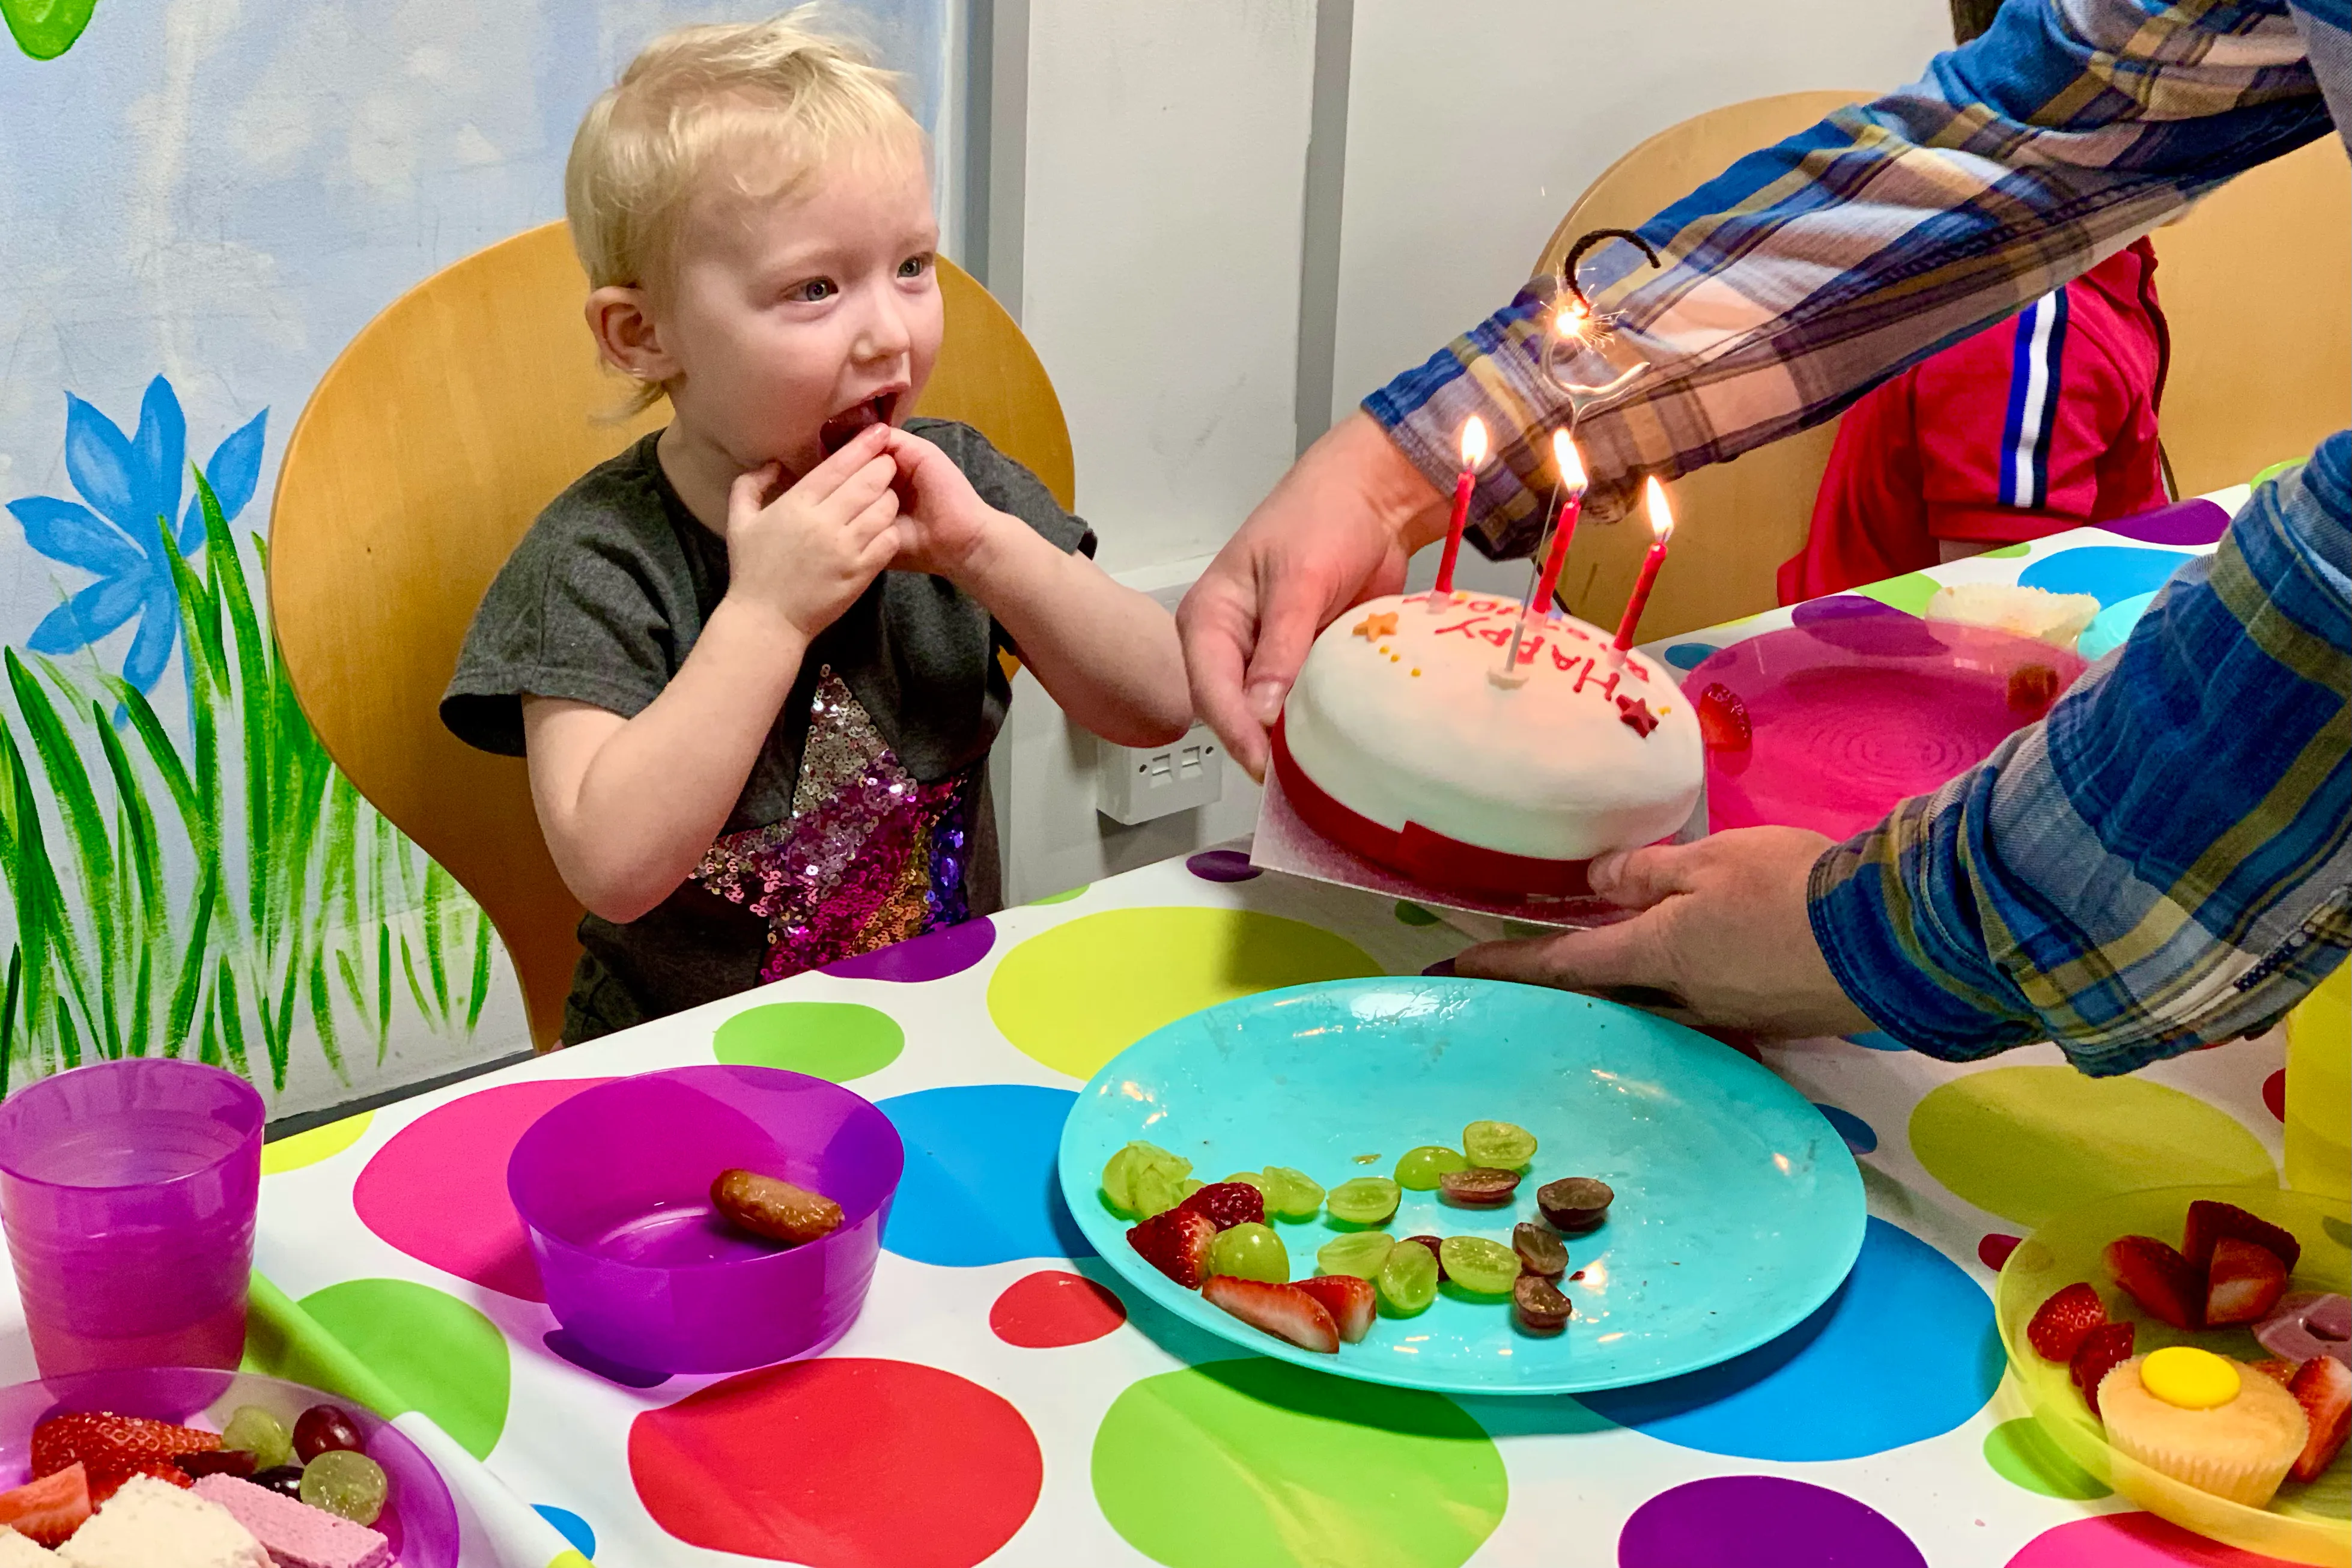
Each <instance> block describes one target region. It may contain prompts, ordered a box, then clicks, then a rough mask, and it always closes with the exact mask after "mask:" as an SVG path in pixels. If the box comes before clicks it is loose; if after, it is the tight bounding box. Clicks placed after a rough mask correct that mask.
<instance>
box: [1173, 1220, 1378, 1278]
mask: <svg viewBox="0 0 2352 1568" xmlns="http://www.w3.org/2000/svg"><path fill="white" fill-rule="evenodd" d="M1214 1245H1215V1244H1214V1243H1211V1246H1214ZM1395 1246H1396V1237H1392V1236H1391V1235H1390V1234H1389V1233H1388V1232H1387V1231H1384V1230H1355V1231H1349V1233H1348V1234H1347V1235H1345V1236H1337V1237H1332V1238H1331V1239H1330V1240H1328V1241H1327V1242H1325V1243H1324V1244H1323V1245H1322V1246H1321V1247H1318V1248H1317V1249H1316V1252H1315V1267H1316V1268H1319V1269H1321V1270H1322V1271H1323V1272H1324V1273H1326V1274H1352V1275H1354V1276H1355V1277H1356V1278H1357V1279H1372V1278H1373V1277H1374V1276H1376V1275H1378V1274H1379V1273H1380V1271H1381V1264H1383V1263H1386V1262H1387V1261H1388V1260H1389V1253H1390V1251H1391V1249H1392V1248H1393V1247H1395Z"/></svg>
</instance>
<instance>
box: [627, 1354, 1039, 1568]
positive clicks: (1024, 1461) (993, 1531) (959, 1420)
mask: <svg viewBox="0 0 2352 1568" xmlns="http://www.w3.org/2000/svg"><path fill="white" fill-rule="evenodd" d="M629 1474H630V1477H631V1479H633V1480H635V1483H636V1488H637V1496H638V1498H639V1499H641V1500H643V1501H644V1503H645V1505H646V1511H647V1512H649V1513H651V1514H652V1515H653V1517H654V1520H655V1521H656V1523H658V1524H659V1525H660V1526H661V1527H662V1528H663V1529H664V1530H666V1531H669V1533H670V1534H672V1535H674V1536H676V1537H677V1539H678V1540H680V1541H683V1542H687V1543H688V1544H689V1545H693V1546H699V1547H703V1548H705V1549H707V1550H709V1551H712V1552H740V1553H741V1554H742V1555H744V1556H746V1557H761V1558H766V1559H768V1560H770V1561H772V1562H778V1563H805V1564H807V1565H808V1568H881V1565H882V1564H886V1563H887V1564H889V1565H890V1568H972V1565H973V1564H974V1563H980V1562H982V1561H983V1560H985V1559H986V1558H987V1557H989V1556H990V1555H991V1554H992V1553H993V1552H995V1551H996V1550H997V1549H998V1548H999V1547H1001V1546H1003V1544H1004V1543H1005V1542H1007V1541H1010V1540H1011V1539H1012V1538H1013V1531H1017V1530H1019V1529H1020V1528H1021V1526H1022V1524H1023V1523H1024V1521H1026V1520H1027V1519H1028V1517H1029V1514H1030V1511H1031V1510H1033V1509H1034V1508H1035V1507H1036V1506H1037V1492H1038V1489H1039V1488H1040V1487H1041V1486H1042V1485H1043V1484H1044V1480H1045V1462H1044V1459H1043V1458H1042V1456H1041V1455H1040V1453H1039V1451H1038V1447H1037V1438H1036V1436H1035V1435H1034V1433H1032V1432H1031V1431H1030V1430H1029V1424H1028V1423H1027V1422H1025V1421H1024V1420H1023V1419H1022V1418H1021V1413H1020V1412H1019V1411H1017V1410H1015V1409H1013V1406H1012V1405H1008V1404H1006V1403H1005V1402H1004V1401H1003V1399H1002V1398H1000V1397H998V1396H997V1395H996V1394H992V1393H990V1392H989V1391H988V1390H987V1389H984V1388H982V1387H981V1386H980V1385H979V1384H974V1383H968V1382H966V1381H965V1380H964V1379H962V1378H961V1377H958V1376H956V1375H955V1374H954V1373H948V1372H941V1371H940V1370H939V1369H938V1368H936V1367H928V1366H918V1365H916V1364H914V1363H911V1362H902V1361H869V1360H864V1359H860V1358H856V1357H849V1356H842V1357H825V1358H820V1359H819V1360H816V1361H804V1362H794V1363H787V1364H785V1365H782V1366H772V1367H765V1368H762V1369H761V1370H760V1371H758V1372H750V1373H742V1374H740V1376H736V1377H730V1378H728V1379H727V1380H725V1381H724V1382H721V1383H716V1384H712V1385H711V1386H709V1388H706V1389H703V1390H701V1391H700V1392H699V1393H697V1394H688V1396H687V1397H686V1398H684V1399H681V1400H679V1401H678V1402H677V1404H675V1405H669V1406H667V1408H664V1409H660V1410H649V1411H647V1412H646V1413H645V1414H644V1415H639V1416H638V1417H637V1418H636V1420H635V1422H634V1423H633V1424H632V1425H631V1426H630V1428H629Z"/></svg>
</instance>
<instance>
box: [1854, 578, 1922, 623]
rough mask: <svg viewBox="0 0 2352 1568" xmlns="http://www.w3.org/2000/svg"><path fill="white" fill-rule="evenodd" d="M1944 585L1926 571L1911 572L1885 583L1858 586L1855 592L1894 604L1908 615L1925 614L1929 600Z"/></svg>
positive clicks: (1868, 597) (1881, 602) (1884, 602)
mask: <svg viewBox="0 0 2352 1568" xmlns="http://www.w3.org/2000/svg"><path fill="white" fill-rule="evenodd" d="M1942 586H1943V584H1941V583H1938V582H1937V581H1936V580H1935V579H1934V578H1933V577H1930V576H1928V575H1927V574H1926V573H1925V572H1911V573H1906V574H1904V575H1903V576H1900V577H1889V578H1888V579H1887V580H1886V581H1885V582H1884V583H1873V584H1870V585H1869V586H1868V587H1866V588H1856V589H1855V590H1854V592H1855V593H1857V594H1860V595H1862V596H1863V597H1864V598H1865V599H1875V600H1877V601H1878V602H1879V603H1880V604H1882V605H1894V606H1895V608H1896V609H1898V610H1901V611H1902V612H1903V613H1904V614H1906V615H1911V616H1924V615H1926V614H1927V601H1928V600H1930V599H1932V598H1934V597H1935V596H1936V590H1937V589H1938V588H1940V587H1942Z"/></svg>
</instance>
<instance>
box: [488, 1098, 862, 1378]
mask: <svg viewBox="0 0 2352 1568" xmlns="http://www.w3.org/2000/svg"><path fill="white" fill-rule="evenodd" d="M906 1163H907V1155H906V1150H905V1147H904V1146H903V1145H902V1144H901V1143H900V1142H898V1129H897V1128H895V1127H893V1126H891V1125H890V1119H889V1118H888V1117H887V1116H885V1115H883V1114H882V1112H880V1111H879V1110H876V1109H875V1108H874V1107H873V1106H872V1105H871V1104H869V1103H868V1102H867V1101H866V1100H862V1099H860V1098H859V1097H858V1096H856V1095H855V1094H852V1093H851V1092H850V1091H849V1090H847V1089H843V1088H842V1087H841V1086H840V1085H838V1084H835V1083H828V1082H827V1081H825V1080H824V1079H819V1078H809V1077H807V1076H805V1075H803V1074H801V1073H796V1072H785V1071H783V1070H782V1069H781V1068H755V1067H691V1068H672V1069H671V1070H669V1071H667V1072H656V1073H646V1074H643V1075H641V1076H639V1077H636V1078H626V1079H616V1080H614V1082H611V1083H607V1084H601V1085H599V1086H598V1087H596V1088H594V1089H583V1090H582V1091H581V1092H580V1093H578V1094H575V1095H573V1096H572V1098H571V1099H569V1100H565V1101H563V1103H562V1104H561V1105H558V1106H556V1107H555V1108H554V1109H552V1110H549V1111H548V1112H547V1113H546V1114H545V1115H543V1116H541V1118H540V1119H539V1120H538V1121H534V1122H532V1123H531V1125H530V1130H529V1131H526V1132H524V1133H523V1135H522V1137H521V1139H520V1141H519V1142H517V1143H516V1144H515V1152H514V1156H513V1158H512V1159H510V1160H509V1161H508V1163H507V1192H508V1194H509V1195H510V1196H511V1197H512V1198H513V1199H514V1206H515V1212H516V1213H517V1214H519V1215H521V1216H522V1223H523V1229H524V1230H525V1232H526V1233H528V1234H529V1236H530V1250H531V1256H532V1257H533V1258H537V1259H538V1261H539V1278H540V1282H541V1284H542V1285H544V1286H545V1287H546V1289H547V1305H548V1310H551V1311H552V1312H553V1313H554V1314H555V1316H556V1319H557V1321H560V1322H561V1323H562V1325H563V1326H564V1328H566V1329H567V1330H569V1331H571V1332H572V1336H573V1337H574V1338H576V1339H577V1340H578V1341H579V1342H581V1343H582V1344H583V1345H585V1346H586V1347H587V1348H588V1349H589V1350H591V1351H593V1352H596V1353H597V1354H598V1355H601V1356H604V1357H605V1358H607V1359H609V1360H611V1361H614V1362H617V1363H621V1364H623V1365H625V1366H632V1367H645V1368H647V1369H650V1370H652V1371H656V1372H688V1373H692V1372H739V1371H741V1370H742V1369H743V1368H745V1367H752V1366H765V1365H767V1364H769V1363H772V1362H779V1361H785V1360H789V1359H790V1358H792V1357H793V1356H796V1355H803V1354H806V1353H807V1352H812V1351H818V1350H823V1349H824V1347H825V1346H827V1345H830V1344H831V1343H833V1342H834V1341H835V1340H837V1339H839V1338H840V1337H841V1335H842V1334H843V1332H844V1331H846V1330H847V1329H848V1327H849V1325H850V1323H851V1321H853V1320H855V1319H856V1316H857V1311H858V1309H859V1308H860V1307H861V1306H863V1305H864V1304H865V1300H866V1285H867V1284H868V1283H869V1282H870V1281H871V1280H872V1279H873V1278H874V1259H875V1257H876V1255H877V1253H878V1252H879V1251H880V1250H881V1245H882V1226H883V1224H884V1222H885V1221H887V1219H888V1218H889V1217H890V1199H891V1196H892V1195H893V1194H896V1193H897V1192H898V1175H899V1173H900V1172H901V1171H902V1170H903V1169H905V1166H906ZM738 1168H740V1169H743V1170H749V1171H757V1172H759V1173H761V1174H762V1175H769V1176H777V1177H781V1178H782V1179H783V1180H785V1181H788V1182H792V1183H794V1184H797V1185H800V1186H803V1187H807V1188H809V1189H811V1190H812V1191H814V1192H819V1193H823V1194H824V1195H825V1196H827V1197H829V1198H831V1199H833V1201H834V1202H835V1203H837V1204H839V1205H841V1207H842V1224H841V1227H840V1228H839V1229H837V1230H835V1232H834V1233H833V1234H832V1235H831V1236H828V1237H824V1239H823V1240H820V1241H813V1242H810V1243H808V1244H807V1245H806V1246H803V1247H779V1246H778V1245H777V1244H775V1243H773V1242H769V1241H763V1240H761V1238H759V1237H751V1236H746V1235H744V1234H743V1233H742V1232H740V1231H739V1230H737V1229H736V1228H735V1227H734V1226H731V1225H730V1224H729V1223H728V1222H727V1221H725V1220H724V1219H721V1218H720V1217H719V1214H718V1211H717V1210H715V1209H713V1208H712V1207H711V1205H710V1184H711V1182H712V1181H713V1180H715V1179H716V1178H717V1177H718V1175H719V1173H720V1172H722V1171H728V1170H734V1169H738Z"/></svg>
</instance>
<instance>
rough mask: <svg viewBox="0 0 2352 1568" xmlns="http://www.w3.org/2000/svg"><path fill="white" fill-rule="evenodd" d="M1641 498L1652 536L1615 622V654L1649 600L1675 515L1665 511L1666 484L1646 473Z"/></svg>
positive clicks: (1629, 637) (1625, 644) (1627, 641)
mask: <svg viewBox="0 0 2352 1568" xmlns="http://www.w3.org/2000/svg"><path fill="white" fill-rule="evenodd" d="M1643 499H1644V500H1646V501H1647V503H1648V506H1649V510H1650V531H1651V532H1652V533H1653V534H1654V535H1655V536H1656V537H1655V539H1654V542H1652V543H1651V545H1650V552H1649V553H1648V554H1646V555H1644V556H1643V557H1642V574H1641V575H1640V576H1638V577H1636V578H1634V579H1633V598H1631V599H1630V600H1628V601H1627V602H1626V605H1625V618H1624V619H1623V620H1622V621H1620V622H1618V623H1617V638H1616V641H1615V643H1614V644H1613V645H1612V646H1614V647H1615V648H1616V649H1617V651H1618V652H1619V653H1622V652H1624V651H1625V650H1626V649H1627V648H1629V647H1633V628H1634V627H1635V626H1640V625H1641V624H1642V607H1643V605H1647V604H1648V603H1649V602H1650V587H1651V584H1654V583H1655V582H1656V581H1657V580H1658V568H1659V567H1661V566H1663V565H1664V564H1665V561H1666V541H1667V539H1668V538H1670V537H1671V536H1672V535H1673V533H1674V531H1675V514H1674V513H1673V512H1671V511H1669V510H1666V487H1665V486H1664V485H1662V484H1660V483H1658V479H1657V476H1656V475H1654V474H1653V475H1651V476H1650V479H1649V482H1648V483H1647V485H1645V486H1644V487H1643Z"/></svg>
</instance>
